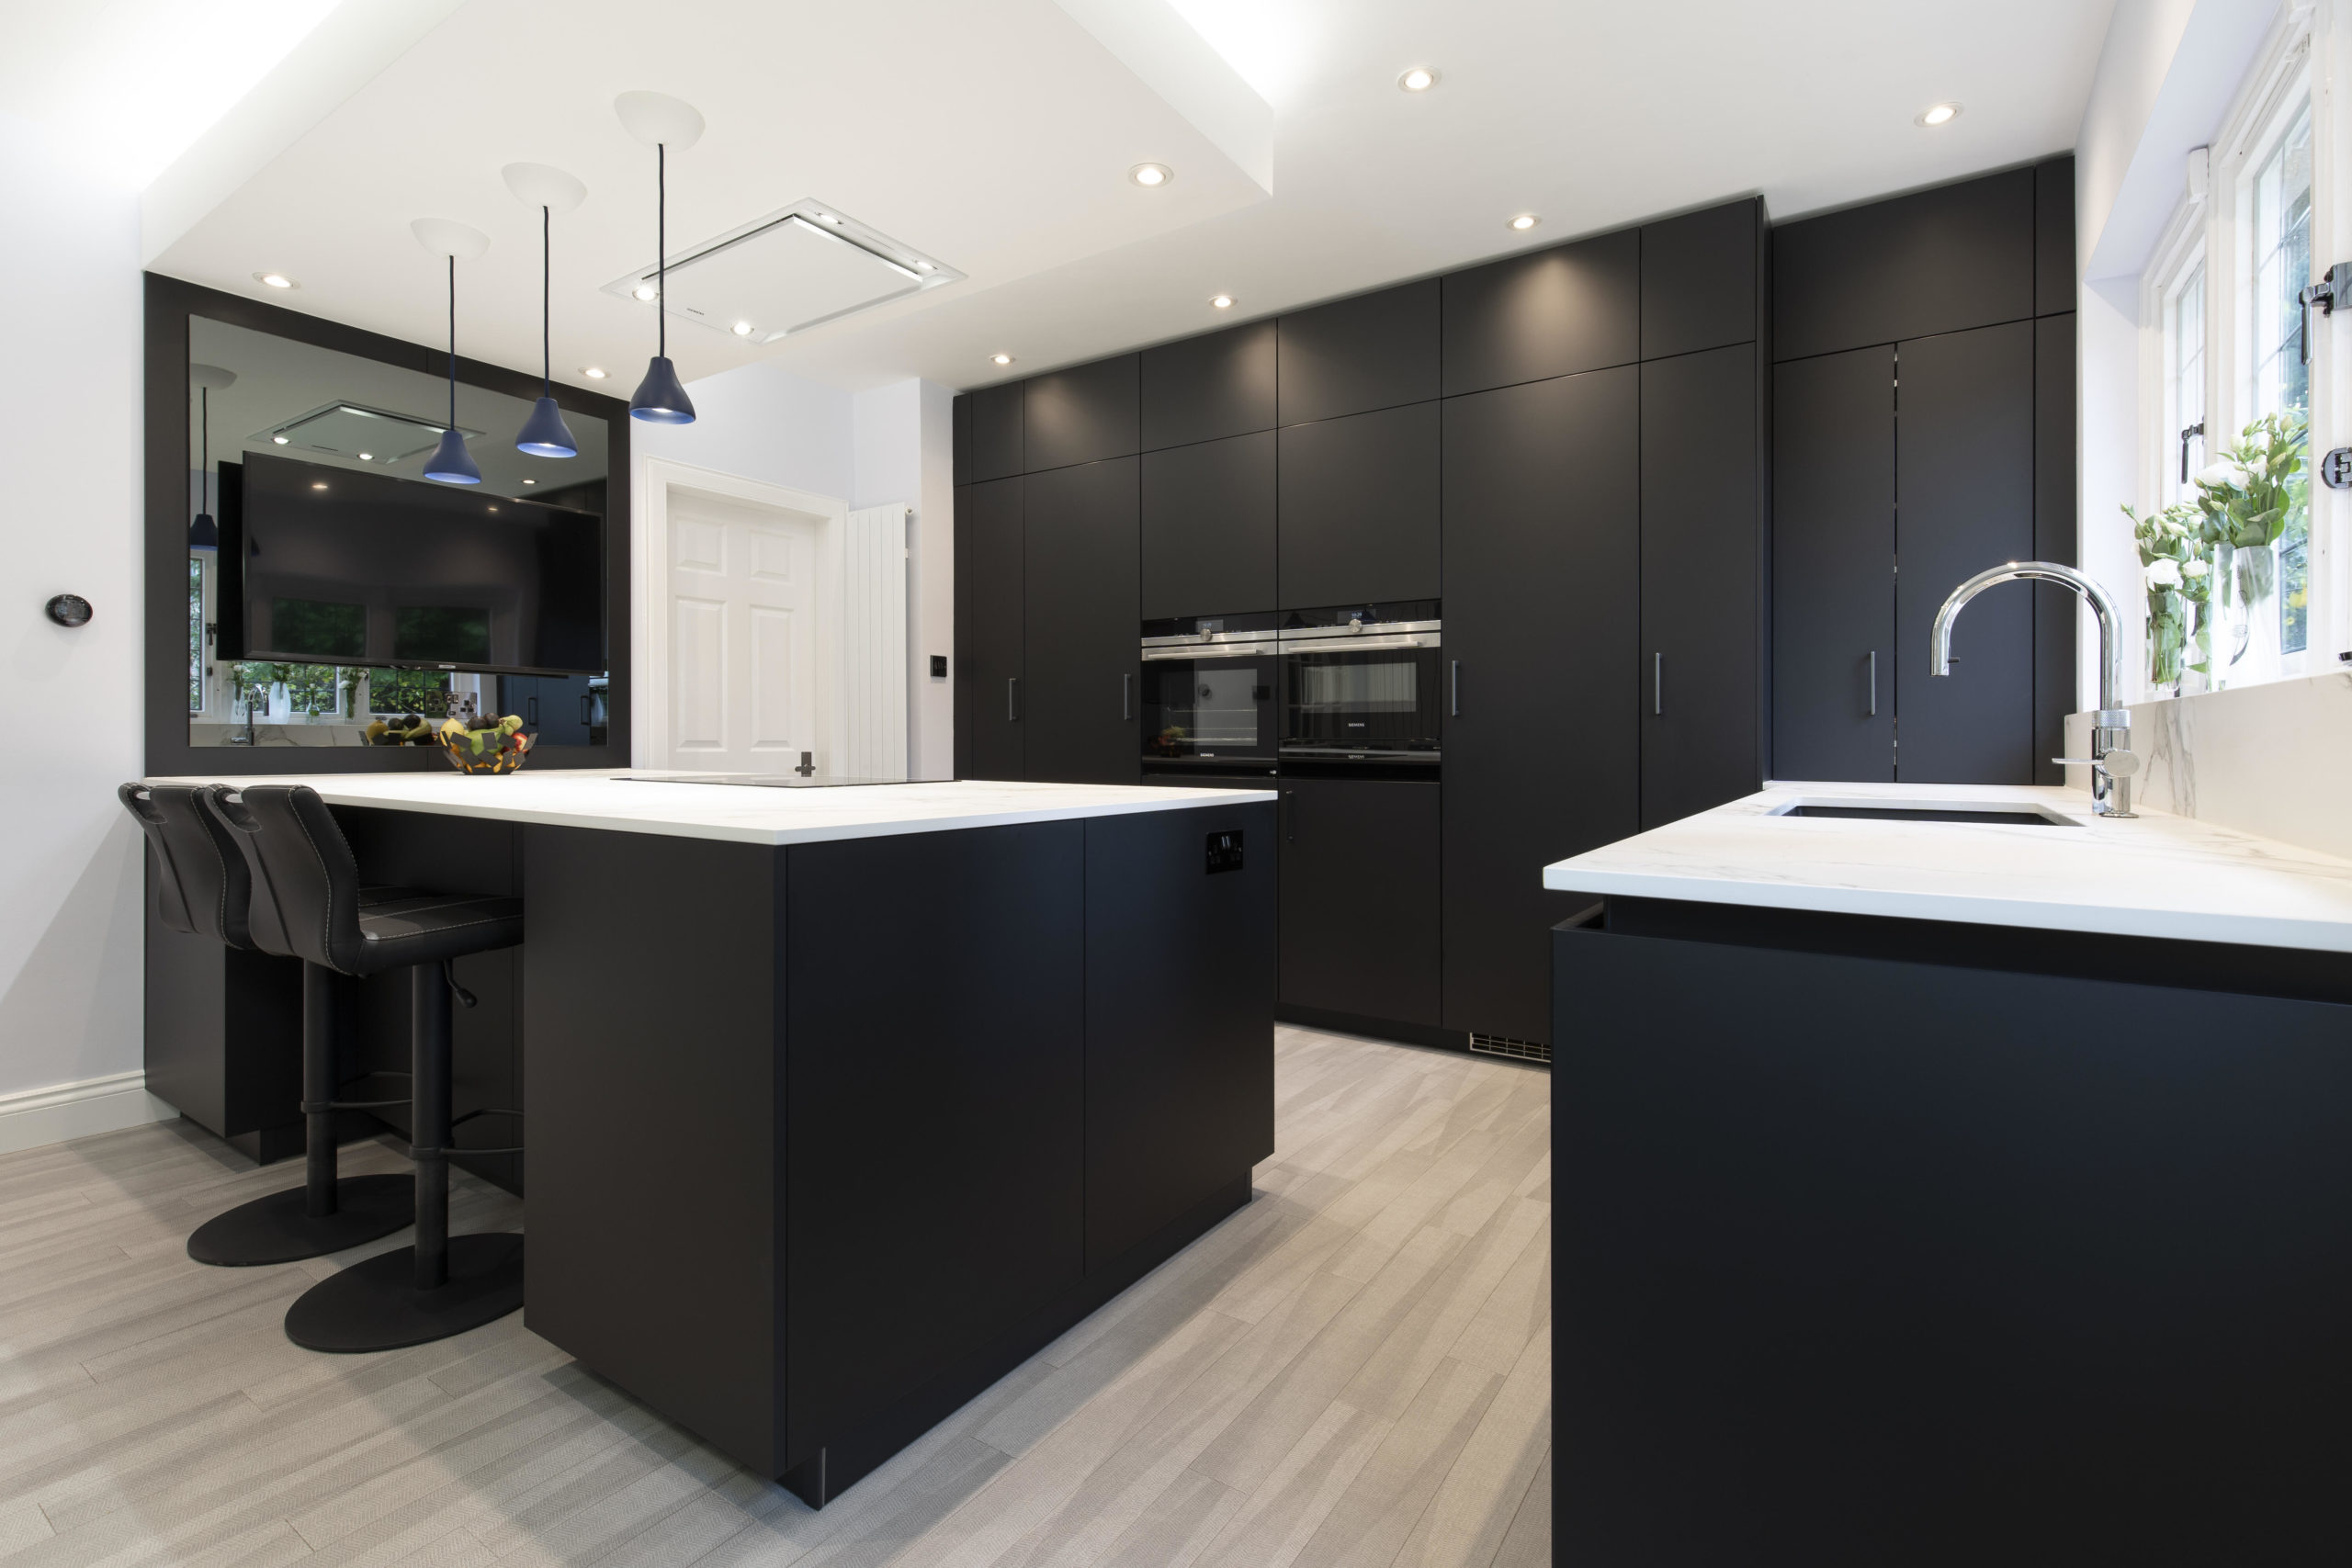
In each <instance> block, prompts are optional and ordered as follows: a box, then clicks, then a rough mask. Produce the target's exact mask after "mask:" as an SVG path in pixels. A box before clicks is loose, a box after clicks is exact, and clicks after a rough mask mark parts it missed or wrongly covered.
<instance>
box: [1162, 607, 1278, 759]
mask: <svg viewBox="0 0 2352 1568" xmlns="http://www.w3.org/2000/svg"><path fill="white" fill-rule="evenodd" d="M1277 618H1278V617H1276V616H1275V615H1273V614H1272V613H1271V612H1269V613H1266V614H1262V615H1194V616H1187V617H1185V618H1183V619H1182V620H1163V621H1146V622H1145V623H1144V624H1143V710H1142V718H1143V756H1144V761H1145V762H1146V763H1147V764H1148V765H1150V766H1151V767H1153V768H1154V769H1155V770H1159V769H1169V770H1175V769H1183V770H1187V771H1191V770H1200V771H1203V772H1229V771H1233V770H1236V769H1240V770H1243V771H1249V770H1252V769H1256V768H1269V769H1270V768H1272V766H1273V765H1274V751H1275V747H1276V744H1277V740H1278V738H1279V736H1280V734H1281V729H1280V724H1279V716H1278V713H1277V709H1276V696H1275V693H1276V689H1277V686H1278V683H1279V680H1280V675H1279V672H1278V671H1277V670H1276V668H1275V660H1276V657H1277V650H1276V647H1275V629H1274V628H1275V622H1276V620H1277Z"/></svg>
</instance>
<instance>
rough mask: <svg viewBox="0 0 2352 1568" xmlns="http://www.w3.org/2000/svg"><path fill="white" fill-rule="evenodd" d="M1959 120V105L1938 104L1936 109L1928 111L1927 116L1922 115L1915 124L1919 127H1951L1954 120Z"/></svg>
mask: <svg viewBox="0 0 2352 1568" xmlns="http://www.w3.org/2000/svg"><path fill="white" fill-rule="evenodd" d="M1958 118H1960V106H1959V105H1958V104H1938V105H1937V106H1936V107H1933V108H1931V109H1929V110H1928V111H1927V112H1926V113H1925V114H1922V115H1921V116H1920V117H1919V118H1917V120H1916V121H1914V122H1913V123H1914V124H1917V125H1950V124H1951V122H1952V121H1953V120H1956V119H1958Z"/></svg>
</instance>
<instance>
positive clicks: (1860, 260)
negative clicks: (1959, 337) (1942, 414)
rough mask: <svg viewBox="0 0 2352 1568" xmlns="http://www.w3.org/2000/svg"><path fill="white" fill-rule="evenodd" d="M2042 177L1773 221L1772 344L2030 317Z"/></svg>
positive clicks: (2029, 173)
mask: <svg viewBox="0 0 2352 1568" xmlns="http://www.w3.org/2000/svg"><path fill="white" fill-rule="evenodd" d="M2034 178H2035V171H2034V170H2032V169H2013V170H2011V171H2010V172H2008V173H2007V174H2001V175H1985V177H1984V178H1983V179H1976V180H1963V181H1962V182H1961V183H1960V184H1958V185H1949V186H1938V187H1936V188H1935V189H1933V190H1923V191H1919V192H1917V193H1916V194H1914V195H1911V196H1903V197H1895V198H1894V199H1893V200H1891V201H1874V202H1871V203H1870V204H1869V205H1868V206H1865V207H1853V208H1848V209H1846V210H1844V211H1842V212H1832V213H1829V214H1827V215H1826V216H1824V217H1820V218H1807V219H1804V220H1801V221H1799V222H1795V223H1784V224H1781V226H1780V227H1778V228H1776V229H1774V230H1773V231H1772V273H1773V285H1772V352H1773V354H1774V355H1776V356H1777V357H1779V358H1782V359H1794V358H1798V357H1800V356H1803V355H1814V354H1828V353H1834V352H1836V351H1838V350H1840V349H1848V348H1860V347H1863V346H1865V345H1868V344H1881V343H1894V342H1896V341H1898V340H1900V339H1904V338H1913V337H1925V336H1928V335H1931V334H1934V333H1948V332H1954V331H1958V330H1961V329H1963V328H1968V327H1979V326H1985V325H1989V324H1991V323H1993V322H1996V321H2019V320H2022V319H2024V318H2027V317H2030V316H2031V315H2032V314H2033V313H2034V205H2035V204H2034Z"/></svg>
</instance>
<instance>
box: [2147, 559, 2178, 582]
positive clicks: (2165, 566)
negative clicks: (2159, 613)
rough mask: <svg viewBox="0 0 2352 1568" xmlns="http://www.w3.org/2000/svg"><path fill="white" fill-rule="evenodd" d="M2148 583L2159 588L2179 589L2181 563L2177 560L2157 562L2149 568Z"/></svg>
mask: <svg viewBox="0 0 2352 1568" xmlns="http://www.w3.org/2000/svg"><path fill="white" fill-rule="evenodd" d="M2148 581H2150V582H2152V583H2154V585H2155V586H2156V587H2158V588H2177V587H2179V586H2180V563H2179V562H2178V561H2177V560H2160V561H2157V562H2156V563H2155V564H2154V566H2151V567H2150V568H2148Z"/></svg>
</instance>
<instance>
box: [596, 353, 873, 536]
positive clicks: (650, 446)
mask: <svg viewBox="0 0 2352 1568" xmlns="http://www.w3.org/2000/svg"><path fill="white" fill-rule="evenodd" d="M643 374H644V371H643V370H642V368H641V367H639V366H638V365H636V364H634V363H631V364H628V365H626V366H624V367H621V368H620V369H619V370H618V371H616V373H615V376H614V379H615V380H616V381H618V382H619V383H620V385H618V386H616V387H614V388H613V389H612V391H613V395H614V396H616V397H619V398H624V399H625V398H627V397H628V395H629V393H631V392H632V391H634V390H636V388H637V383H636V381H635V380H634V379H632V378H634V377H637V376H641V375H643ZM686 395H687V396H688V397H690V398H692V399H693V400H694V404H695V422H694V423H692V424H646V423H642V422H638V423H632V424H631V425H630V427H629V438H630V443H631V445H630V448H629V450H630V454H631V456H632V457H638V458H643V457H667V458H669V459H671V460H672V461H673V462H679V463H692V464H693V465H695V467H696V468H716V469H717V470H718V471H719V472H720V473H722V474H735V475H739V476H741V478H743V479H759V480H762V481H763V482H765V483H767V484H776V485H784V486H786V487H788V488H790V489H792V490H805V491H815V492H816V493H817V494H819V495H830V496H832V497H834V498H835V499H837V500H840V501H844V502H846V501H848V500H849V499H850V496H851V492H852V491H853V490H854V488H855V484H856V479H855V460H854V456H853V452H852V448H851V441H850V428H851V415H850V395H849V394H848V393H847V392H844V391H842V390H841V389H839V388H837V387H829V386H826V385H825V384H824V383H822V382H820V381H811V380H808V379H806V378H803V377H799V376H795V375H792V374H790V373H789V372H787V371H784V370H779V369H777V368H776V367H775V366H772V365H743V366H738V367H736V368H735V369H732V370H729V371H725V372H723V373H721V374H719V375H717V376H706V377H704V378H702V379H701V380H699V381H695V382H692V383H689V384H688V386H687V388H686Z"/></svg>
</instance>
